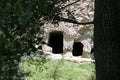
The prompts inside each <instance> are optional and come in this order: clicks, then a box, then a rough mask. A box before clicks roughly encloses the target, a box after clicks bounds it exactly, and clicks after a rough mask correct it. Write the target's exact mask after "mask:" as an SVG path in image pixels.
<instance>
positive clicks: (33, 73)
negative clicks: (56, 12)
mask: <svg viewBox="0 0 120 80" xmlns="http://www.w3.org/2000/svg"><path fill="white" fill-rule="evenodd" d="M21 65H22V71H23V72H24V73H27V74H26V75H25V80H95V65H94V64H93V63H82V64H78V63H73V62H68V61H65V60H49V59H47V60H46V59H41V58H39V57H35V58H30V57H29V58H26V59H24V61H22V63H21Z"/></svg>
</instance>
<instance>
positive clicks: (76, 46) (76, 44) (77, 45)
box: [72, 42, 83, 56]
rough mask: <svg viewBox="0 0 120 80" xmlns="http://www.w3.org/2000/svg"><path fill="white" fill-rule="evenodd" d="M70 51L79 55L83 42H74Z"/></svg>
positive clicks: (74, 54) (81, 51)
mask: <svg viewBox="0 0 120 80" xmlns="http://www.w3.org/2000/svg"><path fill="white" fill-rule="evenodd" d="M72 53H73V56H81V55H82V53H83V44H82V43H81V42H74V44H73V51H72Z"/></svg>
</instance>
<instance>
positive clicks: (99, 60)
mask: <svg viewBox="0 0 120 80" xmlns="http://www.w3.org/2000/svg"><path fill="white" fill-rule="evenodd" d="M119 32H120V1H119V0H96V1H95V29H94V47H95V50H94V51H95V52H94V53H95V59H96V80H120V38H119V37H120V33H119Z"/></svg>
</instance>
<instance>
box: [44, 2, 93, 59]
mask: <svg viewBox="0 0 120 80" xmlns="http://www.w3.org/2000/svg"><path fill="white" fill-rule="evenodd" d="M74 1H75V0H70V2H69V3H72V2H74ZM69 3H66V4H69ZM65 10H66V12H65ZM65 10H64V11H63V17H66V18H68V15H66V14H67V10H69V11H70V12H71V13H73V12H74V14H73V15H74V17H75V18H76V20H77V21H79V22H89V21H92V20H93V16H94V0H80V1H79V2H77V3H75V4H73V5H71V6H69V7H67V8H66V9H65ZM43 27H44V35H45V37H44V41H45V42H46V43H47V44H46V45H43V47H42V50H43V52H44V53H45V54H54V53H53V52H54V51H53V50H55V49H57V50H58V51H59V52H58V53H60V54H63V56H64V57H65V58H66V59H68V58H70V57H73V50H74V49H75V50H76V51H75V52H76V53H75V54H77V55H78V56H82V57H83V58H90V52H91V49H92V47H93V28H94V26H93V25H76V24H72V23H67V22H59V25H53V24H51V23H47V24H45V25H44V26H43ZM75 42H79V43H81V47H80V48H78V47H79V46H76V47H73V45H74V44H75ZM56 44H57V45H56ZM82 45H83V46H82ZM61 46H62V48H61ZM77 48H78V49H77ZM59 49H62V50H59ZM57 50H56V51H57ZM77 50H78V51H77ZM79 50H81V52H82V55H79V54H81V53H80V51H79ZM58 53H57V52H56V53H55V54H58Z"/></svg>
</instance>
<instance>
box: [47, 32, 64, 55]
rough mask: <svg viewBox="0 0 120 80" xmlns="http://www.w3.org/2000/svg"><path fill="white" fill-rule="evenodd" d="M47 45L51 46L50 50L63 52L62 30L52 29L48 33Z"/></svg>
mask: <svg viewBox="0 0 120 80" xmlns="http://www.w3.org/2000/svg"><path fill="white" fill-rule="evenodd" d="M48 45H49V46H50V47H52V50H53V51H52V52H53V53H55V54H57V53H63V32H62V31H53V32H50V34H49V40H48Z"/></svg>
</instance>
